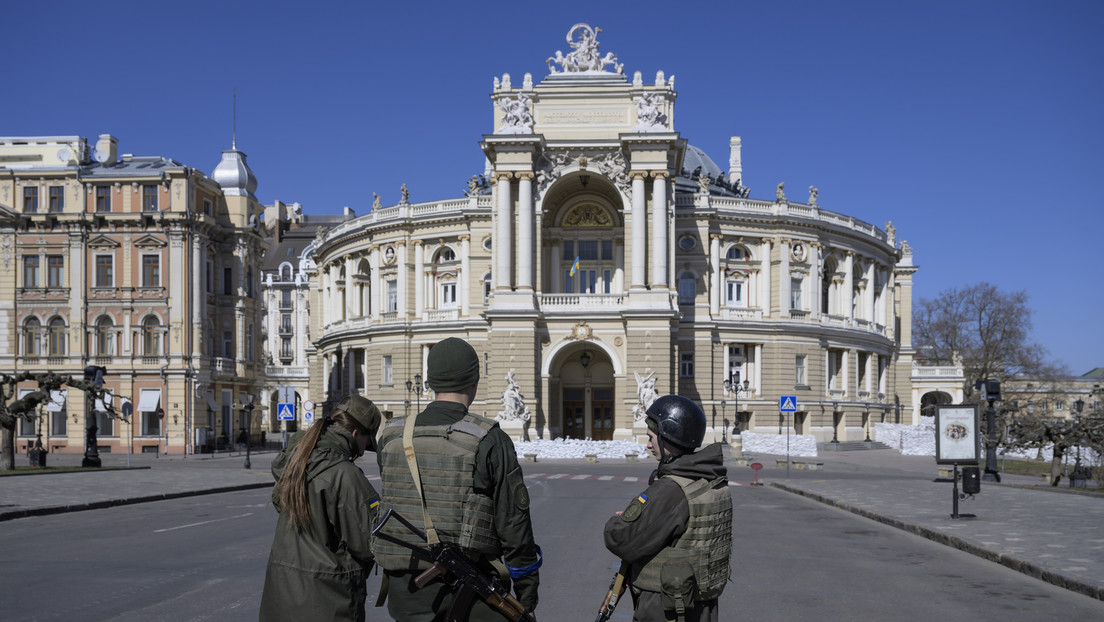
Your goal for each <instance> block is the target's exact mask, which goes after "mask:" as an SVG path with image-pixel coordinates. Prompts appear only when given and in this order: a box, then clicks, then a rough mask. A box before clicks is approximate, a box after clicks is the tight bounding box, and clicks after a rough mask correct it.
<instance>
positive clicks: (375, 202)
mask: <svg viewBox="0 0 1104 622" xmlns="http://www.w3.org/2000/svg"><path fill="white" fill-rule="evenodd" d="M381 207H383V206H382V205H380V195H378V194H376V193H375V192H373V193H372V211H373V212H374V211H376V210H378V209H379V208H381Z"/></svg>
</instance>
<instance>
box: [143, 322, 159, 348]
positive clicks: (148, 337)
mask: <svg viewBox="0 0 1104 622" xmlns="http://www.w3.org/2000/svg"><path fill="white" fill-rule="evenodd" d="M142 352H143V353H145V355H146V356H160V355H161V321H160V320H158V319H157V318H156V317H154V316H152V315H151V316H150V317H148V318H146V319H145V321H144V322H142Z"/></svg>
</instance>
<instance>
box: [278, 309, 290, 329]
mask: <svg viewBox="0 0 1104 622" xmlns="http://www.w3.org/2000/svg"><path fill="white" fill-rule="evenodd" d="M280 332H282V333H290V332H291V314H290V313H284V314H282V315H281V316H280Z"/></svg>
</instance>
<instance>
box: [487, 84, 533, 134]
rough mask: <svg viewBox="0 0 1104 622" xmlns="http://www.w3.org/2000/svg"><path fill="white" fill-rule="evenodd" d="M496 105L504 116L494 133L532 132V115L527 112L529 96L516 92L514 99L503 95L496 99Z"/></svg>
mask: <svg viewBox="0 0 1104 622" xmlns="http://www.w3.org/2000/svg"><path fill="white" fill-rule="evenodd" d="M498 107H499V108H501V109H502V112H503V113H505V116H504V117H503V118H502V126H501V127H499V128H498V130H497V131H496V132H495V134H532V133H533V115H532V114H531V113H530V112H529V96H528V95H526V94H525V93H518V96H517V99H516V100H511V99H510V98H509V97H503V98H501V99H499V100H498Z"/></svg>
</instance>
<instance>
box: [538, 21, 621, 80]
mask: <svg viewBox="0 0 1104 622" xmlns="http://www.w3.org/2000/svg"><path fill="white" fill-rule="evenodd" d="M600 32H602V29H601V28H591V27H590V25H588V24H575V25H574V26H572V27H571V30H569V31H568V32H567V44H568V45H570V46H571V48H572V51H571V52H568V54H567V56H564V54H563V52H561V51H560V50H556V55H555V56H551V57H549V58H548V60H547V61H546V62H547V64H548V72H549V73H553V74H555V73H560V72H559V71H557V70H556V68H555V67H553V66H552V64H553V63H555V64H557V65H559V66H560V67H561V68H562V69H563V73H585V74H596V73H611V72H608V71H605V69H606V67H610V66H612V69H613V72H612V73H615V74H617V75H624V73H625V72H624V65H623V64H622V63H618V62H617V56H615V55H614V54H613V52H607V53H606V55H605V56H604V57H603V56H600V53H599V52H598V39H597V36H598V33H600ZM575 33H579V40H578V41H576V40H575Z"/></svg>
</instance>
